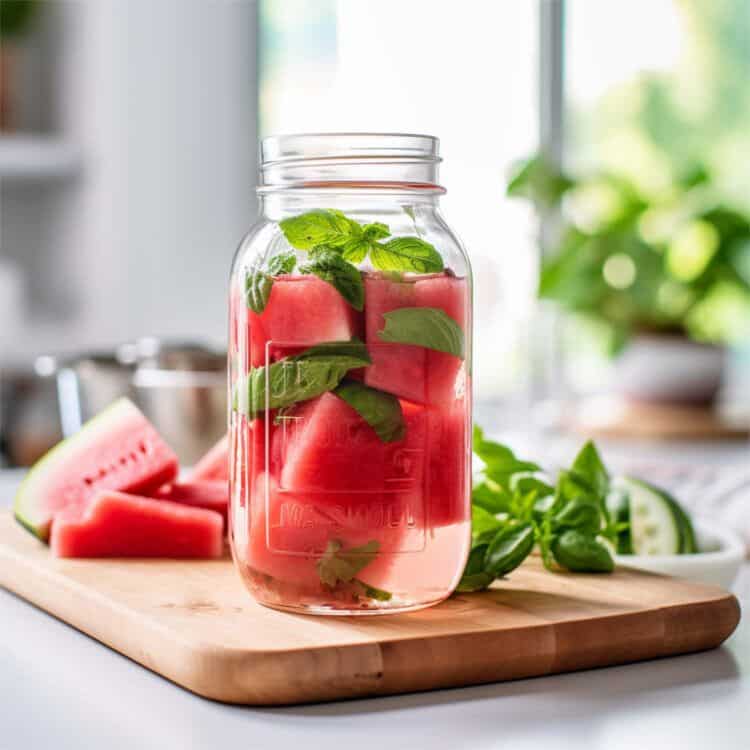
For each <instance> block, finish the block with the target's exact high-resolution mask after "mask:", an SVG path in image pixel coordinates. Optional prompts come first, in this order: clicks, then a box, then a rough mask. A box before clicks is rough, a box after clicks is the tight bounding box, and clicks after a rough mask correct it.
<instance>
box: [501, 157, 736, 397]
mask: <svg viewBox="0 0 750 750" xmlns="http://www.w3.org/2000/svg"><path fill="white" fill-rule="evenodd" d="M508 194H509V195H510V196H518V197H523V198H526V199H529V200H531V201H532V202H533V203H534V204H535V206H536V207H537V209H538V211H539V212H540V213H541V215H542V216H543V217H546V221H545V225H546V226H547V229H548V231H547V232H545V235H544V236H545V240H546V241H545V245H546V246H545V247H544V258H543V263H542V271H541V277H540V283H539V296H540V297H541V298H543V299H548V300H552V301H554V302H555V303H557V304H558V305H559V306H560V307H562V308H563V309H565V310H567V311H568V312H570V313H572V314H574V315H576V316H579V317H582V318H585V319H587V320H589V321H591V320H594V321H596V322H597V324H598V325H599V327H600V328H603V329H604V330H606V332H607V339H608V343H609V351H610V353H611V354H613V355H616V356H617V362H616V367H615V383H614V387H615V389H616V390H617V391H618V392H619V393H620V394H622V395H624V396H627V397H629V398H632V399H636V400H639V401H651V402H661V403H665V402H669V403H683V404H709V403H711V402H712V401H714V400H715V398H716V395H717V393H718V391H719V387H720V384H721V379H722V372H723V369H724V360H725V348H726V345H727V344H728V343H731V342H732V341H734V340H737V339H740V338H743V337H747V336H748V335H749V334H750V217H748V216H747V215H745V214H744V213H743V212H742V211H741V210H738V209H735V208H732V207H730V206H728V205H725V204H722V203H721V202H720V201H718V200H717V199H716V198H715V196H714V194H713V191H712V189H711V180H710V176H709V174H708V173H707V171H706V170H705V169H703V168H700V167H695V168H692V169H691V170H690V171H689V173H686V174H685V175H684V176H683V177H682V178H681V179H677V180H674V182H673V184H672V185H671V186H670V187H669V188H668V189H666V190H664V191H663V192H661V193H660V194H658V195H644V194H642V193H641V192H639V190H638V189H636V187H635V186H634V185H633V184H632V183H631V182H630V181H628V180H627V179H625V178H623V177H622V176H619V175H615V174H609V173H596V174H591V175H587V176H584V177H573V176H571V175H568V174H565V173H564V172H563V171H561V170H559V169H557V168H555V167H553V166H552V165H551V164H550V163H549V162H548V161H547V160H545V159H544V158H542V157H539V156H537V157H534V158H532V159H530V160H528V161H526V162H524V163H523V164H522V165H521V166H520V167H519V168H518V169H517V170H516V172H515V173H514V175H513V177H512V179H511V180H510V182H509V185H508Z"/></svg>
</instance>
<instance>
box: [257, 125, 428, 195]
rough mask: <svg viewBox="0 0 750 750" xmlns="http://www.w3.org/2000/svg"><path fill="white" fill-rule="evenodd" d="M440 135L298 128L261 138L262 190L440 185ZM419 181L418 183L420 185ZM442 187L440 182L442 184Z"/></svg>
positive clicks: (260, 175)
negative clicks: (334, 185)
mask: <svg viewBox="0 0 750 750" xmlns="http://www.w3.org/2000/svg"><path fill="white" fill-rule="evenodd" d="M439 149H440V141H439V139H438V138H436V137H435V136H431V135H423V134H418V133H374V132H341V133H297V134H289V135H273V136H268V137H266V138H263V140H262V141H261V143H260V170H259V171H260V174H259V178H260V179H259V188H258V189H259V192H269V191H272V190H279V189H288V188H304V187H306V186H308V185H315V186H316V187H321V185H324V184H329V183H330V184H342V183H347V184H348V185H349V186H350V187H353V188H356V187H357V186H360V185H361V186H362V187H368V188H373V187H375V188H377V186H378V185H386V184H387V185H389V186H390V187H393V186H394V185H398V184H403V185H404V187H405V189H409V190H414V189H428V190H435V189H438V188H440V186H439V183H438V165H439V164H440V162H441V161H442V159H441V158H440V155H439ZM417 186H419V188H417ZM440 190H442V188H440Z"/></svg>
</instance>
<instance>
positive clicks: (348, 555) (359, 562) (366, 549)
mask: <svg viewBox="0 0 750 750" xmlns="http://www.w3.org/2000/svg"><path fill="white" fill-rule="evenodd" d="M343 546H344V545H343V543H342V542H341V541H339V540H338V539H331V540H330V541H329V542H328V546H327V547H326V550H325V552H324V553H323V555H322V556H321V558H320V559H319V560H318V561H317V563H315V567H316V568H317V570H318V575H319V576H320V581H321V583H323V584H325V585H326V586H330V587H331V588H334V587H335V586H336V585H337V584H339V583H349V582H351V581H352V580H354V577H355V576H356V575H357V573H359V572H360V571H361V570H362V569H363V568H365V567H367V566H368V565H369V564H370V563H371V562H372V561H373V560H374V559H375V556H376V555H377V554H378V550H379V549H380V542H378V541H376V540H374V539H372V540H370V541H369V542H367V543H366V544H363V545H362V546H360V547H352V548H350V549H348V550H344V549H343Z"/></svg>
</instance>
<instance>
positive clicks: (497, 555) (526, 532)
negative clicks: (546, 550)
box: [484, 523, 534, 578]
mask: <svg viewBox="0 0 750 750" xmlns="http://www.w3.org/2000/svg"><path fill="white" fill-rule="evenodd" d="M532 549H534V527H533V526H532V525H531V524H530V523H521V524H513V525H511V524H508V525H506V526H505V527H504V528H502V529H500V530H499V531H498V532H497V534H496V535H495V537H494V538H493V540H492V541H491V542H490V545H489V547H488V548H487V553H486V555H485V561H484V569H485V571H486V572H487V573H489V574H490V575H491V576H493V577H494V578H501V577H502V576H504V575H507V574H508V573H510V572H511V571H512V570H515V569H516V568H517V567H518V566H519V565H520V564H521V563H522V562H523V561H524V560H525V559H526V558H527V557H528V556H529V555H530V554H531V550H532Z"/></svg>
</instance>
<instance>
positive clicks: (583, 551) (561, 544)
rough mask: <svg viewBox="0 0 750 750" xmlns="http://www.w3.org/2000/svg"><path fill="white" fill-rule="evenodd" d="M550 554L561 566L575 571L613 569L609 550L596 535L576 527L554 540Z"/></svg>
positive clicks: (585, 571) (601, 571)
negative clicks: (578, 529)
mask: <svg viewBox="0 0 750 750" xmlns="http://www.w3.org/2000/svg"><path fill="white" fill-rule="evenodd" d="M552 554H553V555H554V556H555V560H557V562H558V563H559V564H560V565H562V567H563V568H567V569H568V570H571V571H573V572H576V573H611V572H612V571H613V570H614V569H615V563H614V560H613V559H612V555H611V554H610V552H609V550H608V549H607V548H606V547H605V546H604V545H603V544H602V543H601V542H600V541H599V540H598V539H597V538H596V537H594V536H592V535H590V534H584V533H583V532H581V531H577V530H576V529H570V530H569V531H565V532H564V533H562V534H561V535H560V536H559V537H557V538H556V539H555V540H554V542H553V543H552Z"/></svg>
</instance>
